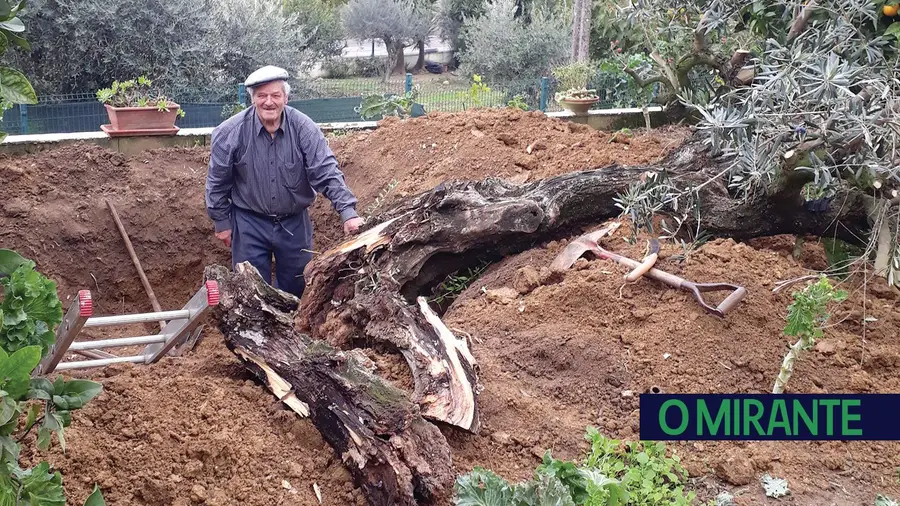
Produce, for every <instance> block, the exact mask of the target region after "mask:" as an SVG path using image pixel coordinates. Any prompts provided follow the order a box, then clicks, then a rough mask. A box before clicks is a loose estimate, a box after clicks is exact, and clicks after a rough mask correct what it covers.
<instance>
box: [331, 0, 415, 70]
mask: <svg viewBox="0 0 900 506" xmlns="http://www.w3.org/2000/svg"><path fill="white" fill-rule="evenodd" d="M341 21H342V23H343V26H344V30H345V32H346V33H347V34H348V35H350V36H352V37H355V38H357V39H362V40H366V39H378V40H381V41H382V42H383V43H384V47H385V48H386V50H387V54H388V58H387V63H386V65H385V71H384V80H385V81H387V79H388V78H389V77H390V76H391V74H392V73H393V72H398V73H403V72H405V71H406V65H405V61H404V57H403V50H404V49H405V48H406V47H408V46H410V45H413V44H415V43H416V42H417V41H419V40H424V39H427V38H428V37H429V36H430V34H431V31H432V30H431V16H430V15H429V14H428V12H427V10H425V9H422V8H421V7H420V6H418V5H416V4H415V2H414V1H413V0H350V1H349V2H348V3H347V5H345V6H344V7H343V8H342V11H341Z"/></svg>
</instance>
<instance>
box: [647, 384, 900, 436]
mask: <svg viewBox="0 0 900 506" xmlns="http://www.w3.org/2000/svg"><path fill="white" fill-rule="evenodd" d="M640 412H641V426H640V437H641V439H642V440H644V441H688V440H744V441H759V440H772V441H786V440H795V441H803V440H808V441H816V440H873V441H876V440H880V441H887V440H900V394H733V395H729V394H708V395H707V394H643V395H641V396H640Z"/></svg>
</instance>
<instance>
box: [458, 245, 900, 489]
mask: <svg viewBox="0 0 900 506" xmlns="http://www.w3.org/2000/svg"><path fill="white" fill-rule="evenodd" d="M598 228H599V227H598ZM625 228H627V227H623V229H620V230H619V232H617V234H616V236H615V237H614V238H608V239H605V240H604V241H603V244H604V246H605V247H607V248H608V249H611V250H613V251H617V252H619V253H620V254H623V255H626V256H630V257H631V258H635V259H639V258H642V257H643V255H644V250H643V247H644V244H645V243H644V242H642V241H639V242H638V244H636V245H633V246H632V245H629V244H628V243H626V242H625V241H624V240H623V239H624V238H625V237H628V235H629V233H628V232H623V230H624V229H625ZM574 237H577V235H573V237H572V238H574ZM643 239H646V237H644V238H643ZM757 242H758V243H761V245H762V247H761V249H754V248H753V247H751V246H749V245H747V244H742V243H735V242H734V241H732V240H716V241H712V242H710V243H707V244H705V245H703V246H702V247H701V248H699V249H698V250H696V251H694V252H693V253H691V254H690V256H689V257H688V259H687V261H685V262H684V263H679V261H677V260H674V259H672V257H673V256H674V255H677V254H681V253H683V251H682V250H680V249H678V248H676V247H674V246H672V245H671V244H667V245H665V246H664V247H663V250H662V252H661V256H660V260H659V261H658V263H657V265H656V266H657V267H658V268H660V269H662V270H665V271H667V272H671V273H673V274H676V275H678V276H681V277H684V278H685V279H688V280H694V281H697V282H727V283H735V284H738V285H742V286H744V287H746V288H747V290H748V295H747V296H746V297H745V298H744V300H743V301H742V302H741V304H740V305H739V306H738V308H736V309H735V310H734V311H733V312H732V313H729V315H728V316H727V318H725V319H724V320H722V319H719V318H717V317H714V316H711V315H709V314H707V313H706V312H704V311H703V309H702V308H700V306H699V305H698V304H697V303H696V302H695V300H694V299H693V296H691V295H689V294H687V293H686V292H679V291H676V290H673V289H671V288H668V287H666V286H665V285H663V284H661V283H658V282H656V281H653V280H649V279H642V280H639V281H637V282H636V283H633V284H627V283H626V282H625V281H624V280H623V279H622V276H623V275H624V274H626V273H627V272H628V271H629V269H627V268H625V267H622V266H619V265H618V264H616V263H614V262H612V261H609V260H602V259H594V258H592V257H591V256H590V255H589V254H588V255H586V257H585V258H583V259H581V260H579V261H578V262H577V263H576V265H574V266H573V267H572V269H571V270H570V271H569V272H567V273H566V275H565V277H564V279H563V280H561V281H559V282H557V283H553V282H552V280H551V281H550V282H547V283H544V284H540V285H538V286H536V287H535V286H534V285H535V284H534V283H527V282H524V280H528V279H542V278H543V279H546V278H545V277H544V276H542V275H541V273H540V270H541V269H542V268H544V269H546V267H547V266H549V265H550V263H551V262H552V261H553V258H554V257H555V256H556V254H558V253H559V252H560V251H562V249H563V248H564V247H565V244H566V243H565V242H551V243H548V244H544V245H541V246H539V247H537V248H534V249H532V250H529V251H527V252H524V253H522V254H520V255H518V256H514V257H510V258H507V259H505V260H504V261H503V262H501V263H498V264H495V265H493V266H492V267H491V268H490V269H489V270H488V271H487V272H485V273H484V274H483V275H482V276H481V277H480V278H479V279H478V280H477V281H476V282H475V283H473V284H472V285H471V286H470V287H469V288H468V289H467V291H465V292H463V293H462V294H461V295H460V297H459V298H458V299H457V301H456V303H455V304H454V306H453V307H452V308H451V309H450V311H448V313H446V314H445V315H444V321H445V322H446V323H447V325H448V326H450V327H451V328H455V329H460V330H462V331H463V332H465V333H466V334H468V335H469V336H471V339H472V340H473V341H474V342H475V343H476V344H475V345H474V347H473V353H474V355H475V358H476V360H477V361H478V362H479V364H480V367H481V378H482V380H483V382H484V385H485V391H484V393H483V394H482V396H481V409H482V413H483V416H484V420H486V422H485V429H486V430H485V434H486V435H487V436H488V437H481V438H471V437H463V436H458V437H455V438H454V439H453V440H452V441H453V448H454V458H455V459H456V463H457V466H461V467H463V468H466V467H472V466H475V465H481V466H485V465H487V466H490V467H493V468H495V469H502V470H503V471H504V475H505V476H506V477H508V478H509V479H514V480H521V479H527V478H528V477H529V474H530V472H531V471H532V470H533V468H534V466H535V465H536V464H537V463H538V462H539V456H540V455H542V454H543V452H544V451H545V450H547V449H552V450H553V453H554V456H557V457H558V458H560V457H561V458H578V457H580V456H581V453H582V452H583V451H584V450H586V449H587V444H586V442H585V441H584V440H583V435H584V431H585V427H586V426H589V425H590V426H594V427H596V428H598V429H599V430H600V432H601V433H602V434H604V435H605V436H607V437H612V438H619V439H628V440H637V439H638V437H639V430H638V429H639V410H638V408H639V401H638V395H639V394H643V393H646V392H647V391H648V390H649V389H650V388H651V387H653V386H658V387H660V388H661V389H662V390H663V391H665V392H672V393H768V392H770V391H771V388H772V385H773V383H774V380H775V377H776V376H777V373H778V370H779V368H780V365H781V360H782V359H783V357H784V353H785V352H786V349H787V347H788V346H790V344H792V343H793V341H791V340H790V339H788V338H787V337H785V336H784V335H783V333H782V330H783V328H784V317H785V316H786V314H787V309H786V308H787V306H788V304H790V302H791V301H792V298H791V290H790V288H788V289H785V290H782V291H780V292H778V293H772V290H773V288H774V287H775V286H776V285H775V283H776V282H778V281H779V280H784V279H791V278H794V277H799V276H803V275H807V274H809V273H810V268H809V266H808V265H804V263H803V262H802V261H795V260H794V259H793V258H791V256H790V255H791V251H792V250H793V244H794V238H793V237H786V236H779V237H774V238H766V239H765V240H758V241H757ZM785 248H787V251H786V252H785ZM824 258H825V255H824V250H823V248H822V246H821V245H819V244H817V243H815V242H813V243H810V242H807V243H806V246H805V247H804V254H803V256H802V257H801V260H802V259H809V260H810V261H811V263H813V264H815V265H821V264H822V263H823V262H824ZM535 271H537V274H536V275H535ZM794 286H795V287H800V286H802V284H800V285H794ZM839 287H840V288H843V289H846V290H848V291H849V292H850V293H851V298H850V300H849V301H847V302H845V303H844V304H842V305H841V306H840V307H839V308H838V309H837V310H836V311H835V313H834V316H833V320H832V323H833V324H834V326H832V327H830V328H829V329H828V330H827V331H826V335H825V337H824V338H822V339H821V340H820V341H819V344H818V345H817V347H816V349H815V350H812V351H809V352H807V353H805V354H804V355H802V356H801V358H800V360H799V361H798V362H797V363H796V365H795V368H794V373H793V376H792V378H791V380H790V382H789V383H788V392H796V393H852V392H863V393H892V392H897V391H900V390H898V389H900V379H898V378H897V375H896V367H897V365H900V345H898V343H897V341H896V335H898V331H900V313H898V312H897V304H898V300H900V296H898V293H897V291H896V290H895V289H892V288H890V287H888V286H887V285H886V283H885V282H884V280H883V279H880V278H879V279H875V280H870V283H869V284H868V286H867V295H868V297H867V299H866V301H867V302H866V308H867V310H866V312H865V313H863V310H862V308H863V290H862V287H861V286H859V284H858V283H855V282H852V281H847V282H843V283H840V284H839ZM723 298H724V294H721V295H718V296H717V295H711V300H712V301H713V302H714V305H715V304H717V303H718V302H720V301H721V300H722V299H723ZM866 316H873V317H875V318H877V322H876V323H875V324H874V325H872V324H869V326H868V329H867V333H866V342H865V344H863V342H862V339H861V337H860V336H861V335H862V324H863V320H864V318H865V317H866ZM861 357H864V360H863V362H862V365H860V359H861ZM672 446H673V447H674V448H676V450H677V451H678V452H679V453H680V455H682V457H683V459H684V460H683V462H684V463H685V467H686V469H688V471H689V472H690V474H691V476H692V477H693V478H694V479H695V480H696V484H695V486H696V487H697V489H698V492H700V493H701V494H703V493H707V494H709V496H713V497H714V496H715V495H716V494H717V493H718V492H719V491H721V490H722V489H723V488H722V487H723V484H722V483H719V482H718V481H716V480H715V478H721V479H723V480H724V481H725V482H730V484H731V486H730V488H732V489H734V488H738V489H744V490H745V494H746V495H745V496H744V497H742V500H743V501H745V502H743V504H763V503H765V502H766V498H765V496H764V494H763V493H762V488H761V487H760V486H759V485H758V481H757V480H758V478H759V477H761V476H762V475H763V474H765V473H767V472H768V473H771V474H774V475H776V476H778V477H781V478H785V479H787V480H788V482H789V484H790V487H791V490H792V495H793V499H792V500H793V501H794V502H796V503H798V504H810V505H812V504H847V505H849V504H871V503H872V501H873V500H874V494H875V492H877V491H880V492H882V493H890V494H892V495H893V496H894V497H896V496H897V493H898V491H900V487H898V485H897V482H896V480H895V477H896V468H897V466H898V464H900V461H898V459H897V453H898V449H900V445H898V444H896V443H887V442H849V443H848V442H798V443H783V442H740V443H729V442H714V441H710V442H696V443H686V444H685V443H681V444H673V445H672ZM485 455H489V456H490V458H489V460H488V461H485V460H484V458H485ZM741 465H745V467H744V468H741ZM744 485H749V486H748V487H744Z"/></svg>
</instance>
